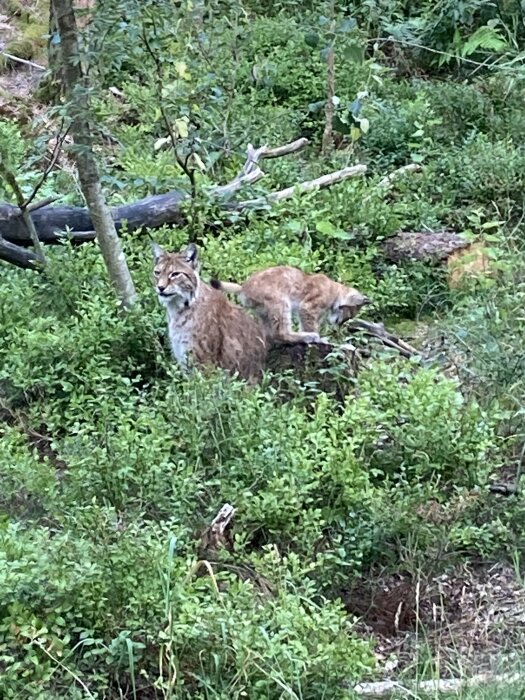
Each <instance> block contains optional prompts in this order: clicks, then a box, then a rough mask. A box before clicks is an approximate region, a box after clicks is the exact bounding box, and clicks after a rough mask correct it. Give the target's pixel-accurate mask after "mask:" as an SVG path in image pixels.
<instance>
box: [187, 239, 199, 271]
mask: <svg viewBox="0 0 525 700" xmlns="http://www.w3.org/2000/svg"><path fill="white" fill-rule="evenodd" d="M183 255H184V259H185V260H186V262H187V263H189V264H190V265H191V266H192V267H193V268H196V267H197V258H198V251H197V246H196V245H195V243H190V244H189V245H188V247H187V248H186V250H185V251H184V253H183Z"/></svg>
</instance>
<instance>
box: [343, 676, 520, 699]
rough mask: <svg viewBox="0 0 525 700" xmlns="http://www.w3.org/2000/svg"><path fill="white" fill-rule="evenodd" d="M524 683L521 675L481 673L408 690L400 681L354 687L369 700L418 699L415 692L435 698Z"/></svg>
mask: <svg viewBox="0 0 525 700" xmlns="http://www.w3.org/2000/svg"><path fill="white" fill-rule="evenodd" d="M518 681H523V676H521V675H520V674H519V673H513V674H510V673H506V674H502V675H491V674H490V673H480V674H478V675H476V676H472V678H445V679H442V678H440V679H438V680H431V681H421V682H420V683H418V684H417V685H416V684H413V685H412V684H411V687H410V688H407V687H406V686H404V685H403V684H402V683H399V682H398V681H377V682H375V683H359V684H358V685H356V686H355V687H354V689H353V690H354V693H356V694H357V695H360V696H363V697H368V698H384V697H390V696H391V695H392V693H393V692H397V693H402V694H403V695H406V696H408V697H411V698H413V697H416V695H415V691H420V692H423V693H425V694H427V693H428V694H431V695H433V696H435V695H437V694H438V693H439V694H441V693H458V692H459V691H460V690H464V689H465V688H473V687H476V686H480V685H489V684H493V685H503V684H505V685H510V684H511V683H517V682H518Z"/></svg>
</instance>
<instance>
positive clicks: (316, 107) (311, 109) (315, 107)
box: [308, 100, 326, 114]
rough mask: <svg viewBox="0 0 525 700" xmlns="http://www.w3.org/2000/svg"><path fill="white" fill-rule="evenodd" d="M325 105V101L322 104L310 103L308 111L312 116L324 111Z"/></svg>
mask: <svg viewBox="0 0 525 700" xmlns="http://www.w3.org/2000/svg"><path fill="white" fill-rule="evenodd" d="M325 104H326V102H325V101H324V100H323V101H322V102H310V104H309V105H308V111H309V112H311V113H312V114H315V113H316V112H320V111H321V110H322V109H324V106H325Z"/></svg>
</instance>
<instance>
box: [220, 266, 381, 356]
mask: <svg viewBox="0 0 525 700" xmlns="http://www.w3.org/2000/svg"><path fill="white" fill-rule="evenodd" d="M210 284H211V286H212V287H214V288H215V289H221V290H223V291H225V292H230V293H232V294H238V295H239V300H240V301H241V303H242V304H243V305H244V306H245V307H246V308H249V309H253V310H254V311H255V313H256V314H257V315H258V316H259V317H260V319H261V321H262V322H263V325H264V327H265V330H266V336H267V339H268V340H271V341H284V342H302V343H319V342H321V338H320V337H319V327H320V325H321V323H322V322H323V320H325V319H326V320H328V321H329V322H330V323H333V324H340V323H343V321H346V320H347V319H349V318H353V317H354V316H355V315H356V314H357V313H358V311H359V310H360V309H361V307H362V306H365V304H369V303H370V299H368V297H366V296H364V295H363V294H361V293H360V292H358V291H357V289H353V288H352V287H345V286H344V285H343V284H339V282H334V281H333V280H331V279H330V278H329V277H327V276H326V275H323V274H315V275H308V274H306V273H305V272H303V271H302V270H299V269H297V268H295V267H286V266H283V267H271V268H268V269H267V270H261V271H259V272H255V273H254V274H253V275H251V277H249V278H248V279H247V280H246V281H245V282H244V283H243V284H242V285H240V284H234V283H230V282H219V280H211V282H210ZM295 314H297V315H298V317H299V323H300V327H301V330H300V332H294V331H293V330H292V316H293V315H295Z"/></svg>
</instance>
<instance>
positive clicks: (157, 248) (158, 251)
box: [151, 243, 166, 262]
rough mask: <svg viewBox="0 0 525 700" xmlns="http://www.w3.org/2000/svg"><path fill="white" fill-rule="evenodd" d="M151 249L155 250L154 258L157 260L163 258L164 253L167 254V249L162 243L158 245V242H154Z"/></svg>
mask: <svg viewBox="0 0 525 700" xmlns="http://www.w3.org/2000/svg"><path fill="white" fill-rule="evenodd" d="M151 250H152V251H153V258H154V260H155V262H157V261H158V260H160V258H162V257H163V256H164V255H166V251H165V250H164V248H161V247H160V245H158V243H152V244H151Z"/></svg>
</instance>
